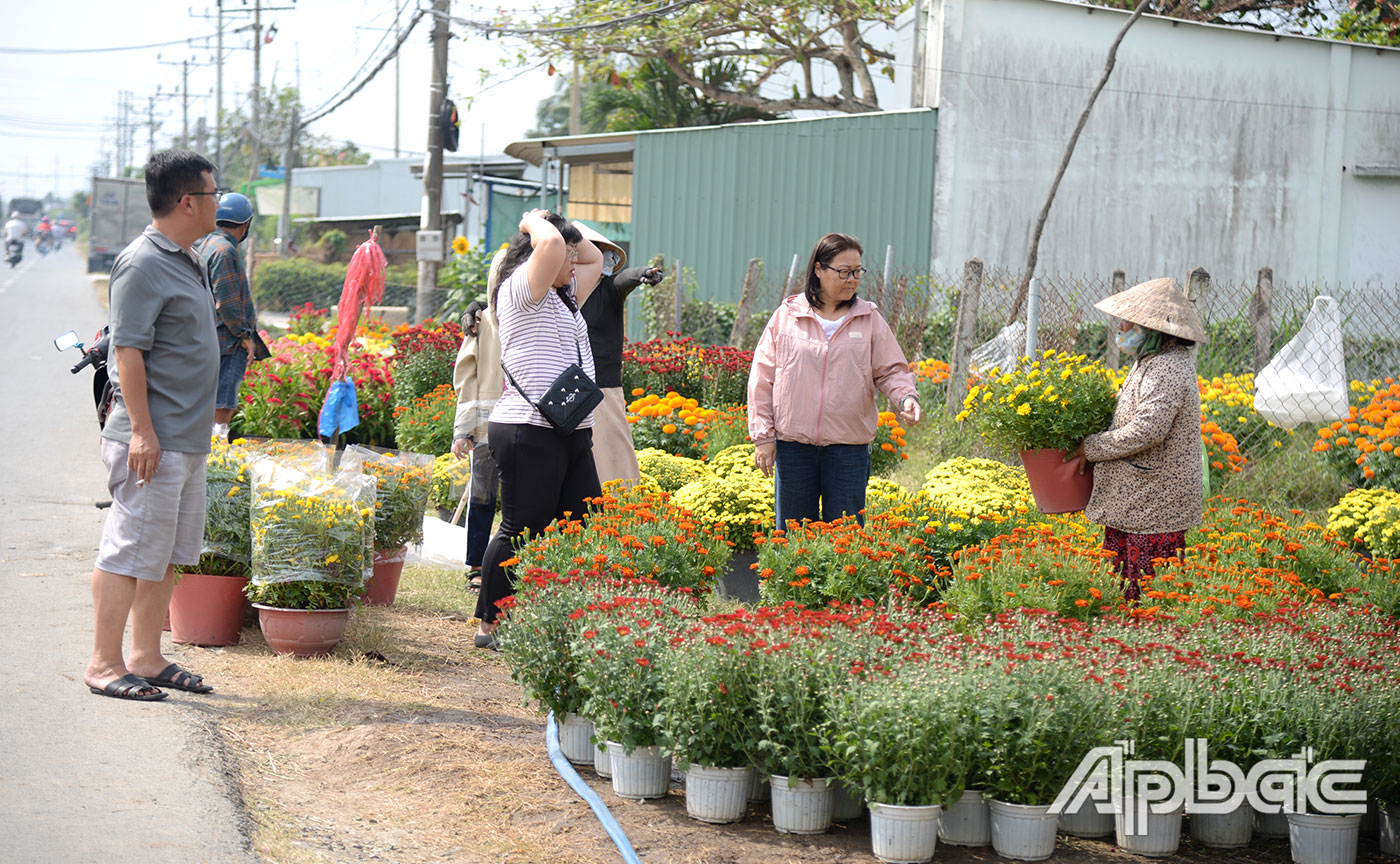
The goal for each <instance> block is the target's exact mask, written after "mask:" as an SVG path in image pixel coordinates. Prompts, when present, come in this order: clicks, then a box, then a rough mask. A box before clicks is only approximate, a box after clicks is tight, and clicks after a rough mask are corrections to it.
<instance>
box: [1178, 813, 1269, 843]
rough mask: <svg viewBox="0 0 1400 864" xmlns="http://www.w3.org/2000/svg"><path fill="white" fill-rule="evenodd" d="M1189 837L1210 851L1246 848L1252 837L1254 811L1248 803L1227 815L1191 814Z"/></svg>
mask: <svg viewBox="0 0 1400 864" xmlns="http://www.w3.org/2000/svg"><path fill="white" fill-rule="evenodd" d="M1188 821H1189V822H1190V827H1191V837H1192V839H1194V840H1195V841H1196V842H1198V843H1200V844H1201V845H1202V846H1207V847H1209V848H1211V849H1238V848H1240V847H1241V846H1248V845H1249V841H1250V838H1251V837H1253V836H1254V809H1253V808H1251V807H1250V806H1249V804H1248V803H1245V802H1241V803H1240V806H1238V807H1236V808H1235V809H1234V810H1231V811H1230V812H1229V813H1192V814H1191V818H1190V820H1188Z"/></svg>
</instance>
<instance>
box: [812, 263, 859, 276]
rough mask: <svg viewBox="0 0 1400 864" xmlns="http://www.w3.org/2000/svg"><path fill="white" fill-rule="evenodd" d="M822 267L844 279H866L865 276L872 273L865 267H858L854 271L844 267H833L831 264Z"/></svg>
mask: <svg viewBox="0 0 1400 864" xmlns="http://www.w3.org/2000/svg"><path fill="white" fill-rule="evenodd" d="M822 267H823V268H824V269H826V270H830V271H831V272H832V273H835V274H836V275H837V276H839V277H840V278H842V279H864V278H865V274H866V273H869V272H870V271H869V270H867V269H866V268H864V267H856V268H854V269H852V270H847V269H846V268H844V267H840V268H838V267H832V266H831V265H830V264H822Z"/></svg>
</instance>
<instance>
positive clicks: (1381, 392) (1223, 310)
mask: <svg viewBox="0 0 1400 864" xmlns="http://www.w3.org/2000/svg"><path fill="white" fill-rule="evenodd" d="M783 275H785V274H783ZM1145 278H1150V277H1149V276H1144V275H1142V274H1132V275H1128V274H1125V273H1123V272H1121V271H1119V272H1115V273H1111V274H1106V275H1102V274H1100V275H1095V274H1074V273H1062V274H1046V275H1043V276H1041V277H1039V278H1038V279H1037V289H1038V290H1037V291H1036V292H1035V293H1036V297H1035V299H1034V301H1033V302H1032V299H1031V298H1030V297H1029V296H1027V293H1026V292H1023V291H1022V290H1021V280H1020V278H1019V274H1018V273H1016V272H1015V271H1013V270H1009V269H997V268H986V267H981V266H980V265H979V266H977V267H969V268H967V269H965V270H964V271H963V272H961V273H910V272H895V273H893V274H891V276H890V278H889V279H888V282H887V281H886V279H885V278H884V277H883V274H880V273H878V272H877V273H873V274H870V275H867V276H866V279H865V281H864V282H863V283H862V286H861V294H862V296H864V297H866V298H867V299H870V300H873V301H874V302H875V303H876V304H877V305H878V306H879V307H880V310H881V313H882V314H883V315H884V316H885V318H886V319H887V320H888V321H889V322H890V325H891V327H892V328H893V329H894V331H895V333H896V335H897V336H898V338H899V342H900V344H901V345H902V346H903V347H904V350H905V354H906V355H907V356H908V357H909V358H910V360H919V359H925V358H932V359H936V360H943V361H946V362H948V363H949V364H950V366H951V374H950V376H949V380H948V382H947V384H945V385H943V392H942V393H941V394H939V395H941V396H942V397H943V402H944V404H946V405H956V404H957V403H958V402H960V401H961V395H962V393H965V392H966V387H967V376H968V372H969V368H968V365H969V364H968V360H969V355H970V354H971V352H972V350H973V349H974V348H976V347H977V346H980V345H983V344H985V343H987V342H988V340H991V339H993V337H996V336H997V335H998V334H999V333H1000V332H1001V331H1002V330H1003V328H1005V327H1006V326H1007V325H1008V324H1010V323H1012V322H1013V321H1019V322H1021V323H1022V324H1025V323H1026V322H1027V318H1028V313H1029V312H1030V309H1029V307H1030V306H1032V305H1034V306H1035V318H1036V327H1035V345H1036V347H1037V349H1038V350H1048V349H1053V350H1057V351H1066V352H1069V353H1073V354H1084V355H1086V356H1088V357H1090V358H1093V359H1096V360H1103V361H1105V362H1106V363H1107V364H1108V365H1110V366H1113V367H1115V368H1117V369H1120V370H1121V371H1125V372H1126V370H1127V367H1128V366H1129V365H1130V364H1131V362H1132V358H1131V357H1130V356H1127V355H1126V354H1124V353H1122V352H1120V351H1119V350H1118V348H1117V346H1116V343H1115V339H1114V329H1113V322H1111V321H1110V320H1109V318H1108V316H1107V315H1105V314H1104V313H1103V312H1100V311H1098V310H1097V309H1095V308H1094V303H1096V302H1098V301H1099V300H1101V299H1103V298H1104V297H1107V296H1109V295H1111V294H1114V293H1117V292H1119V291H1122V290H1125V289H1127V288H1128V287H1131V286H1132V285H1134V284H1136V283H1137V282H1138V281H1140V280H1141V279H1145ZM681 280H682V282H683V284H684V285H685V290H684V291H683V292H682V295H681V302H680V303H679V304H678V303H677V295H676V291H675V287H674V286H675V283H676V274H674V273H671V274H669V275H668V277H667V279H666V281H664V282H663V283H662V284H661V285H659V286H656V287H655V288H652V289H650V290H649V291H647V292H646V293H645V295H644V298H643V304H644V306H645V307H646V308H645V310H644V313H643V318H644V332H645V334H646V335H648V336H654V335H657V334H659V333H661V332H664V331H668V330H669V331H677V332H681V333H684V334H686V335H689V336H692V337H694V338H696V339H697V341H702V342H725V343H729V344H735V345H739V346H740V347H743V348H749V349H751V348H752V347H753V346H754V344H755V343H756V342H757V340H758V337H759V335H760V334H761V332H762V329H763V326H764V324H765V323H766V321H767V319H768V317H769V316H770V315H771V314H772V310H773V309H774V308H775V307H776V306H777V304H778V302H779V301H780V300H781V299H782V297H784V296H785V295H786V294H789V293H794V292H795V291H796V290H800V286H793V285H791V284H789V283H788V281H787V280H786V279H785V278H777V279H774V278H764V277H763V275H762V270H761V268H754V269H752V270H751V278H750V279H749V280H746V283H745V286H744V289H743V297H742V299H741V300H740V302H739V303H737V304H725V303H716V302H710V301H700V300H696V299H694V298H695V296H696V295H697V294H698V293H699V292H698V290H697V288H696V286H695V285H694V284H693V277H692V276H690V275H689V274H688V273H683V274H681ZM1178 281H1179V282H1180V284H1181V286H1182V288H1183V290H1184V291H1186V292H1187V295H1188V297H1189V298H1190V300H1191V301H1192V302H1193V304H1194V305H1195V307H1196V309H1197V313H1198V314H1199V316H1200V318H1201V320H1202V323H1203V324H1204V325H1205V327H1206V331H1207V335H1208V339H1207V340H1206V341H1205V342H1203V343H1201V344H1200V345H1199V346H1198V347H1197V348H1196V355H1197V372H1198V374H1199V376H1200V386H1201V406H1202V407H1201V425H1202V438H1203V440H1204V441H1205V444H1206V449H1207V455H1208V457H1209V468H1208V473H1209V474H1210V480H1211V482H1212V486H1213V490H1214V491H1215V492H1219V493H1223V494H1234V495H1238V496H1240V497H1247V498H1250V499H1251V500H1255V501H1259V502H1261V503H1266V504H1271V505H1273V506H1284V507H1290V508H1291V507H1299V508H1305V509H1308V510H1313V511H1317V510H1319V509H1322V508H1325V507H1327V506H1330V505H1331V504H1333V503H1335V502H1336V500H1337V498H1338V497H1339V496H1340V495H1341V494H1343V493H1344V492H1345V491H1346V489H1347V487H1349V486H1359V485H1374V484H1377V483H1380V482H1386V483H1389V484H1390V485H1392V486H1393V485H1395V484H1396V483H1397V482H1400V459H1397V458H1396V457H1393V456H1391V453H1393V452H1394V451H1393V448H1392V447H1391V445H1390V443H1389V442H1388V441H1386V440H1385V439H1387V438H1389V436H1390V435H1391V434H1396V435H1397V436H1400V390H1397V389H1396V388H1395V387H1393V386H1392V383H1390V382H1388V379H1392V380H1393V379H1394V378H1397V377H1400V328H1397V327H1396V326H1395V325H1394V322H1396V321H1400V285H1395V284H1379V283H1366V284H1348V285H1342V284H1337V283H1329V282H1325V281H1280V282H1274V281H1273V278H1272V273H1271V272H1270V271H1268V270H1267V269H1265V270H1262V271H1260V273H1259V274H1256V276H1255V277H1254V278H1252V279H1236V278H1227V279H1218V278H1212V277H1211V276H1209V275H1208V274H1206V273H1205V272H1204V271H1199V270H1198V271H1195V272H1193V273H1191V274H1187V275H1186V276H1184V277H1182V278H1179V279H1178ZM1323 296H1326V297H1332V298H1333V299H1334V300H1335V301H1336V308H1337V310H1338V313H1339V314H1338V316H1337V317H1338V319H1339V320H1338V325H1339V329H1340V336H1339V337H1337V338H1339V340H1340V342H1341V346H1342V355H1343V358H1344V361H1345V369H1344V370H1331V369H1322V368H1309V364H1310V363H1312V364H1316V363H1319V362H1322V361H1320V360H1319V359H1318V358H1320V357H1322V356H1324V354H1326V353H1327V352H1316V351H1314V352H1302V355H1301V357H1300V358H1299V359H1297V360H1296V361H1295V362H1294V363H1293V364H1291V365H1285V367H1284V369H1283V373H1284V374H1283V375H1282V376H1281V378H1280V376H1275V377H1274V379H1273V383H1272V384H1271V385H1269V387H1267V388H1265V389H1267V390H1269V393H1270V395H1271V397H1272V402H1271V403H1270V404H1269V405H1266V406H1265V407H1266V411H1265V412H1262V413H1261V412H1260V411H1258V410H1256V409H1255V395H1256V389H1257V388H1256V381H1255V376H1256V374H1257V373H1258V372H1260V371H1261V370H1263V369H1264V368H1265V367H1266V366H1267V365H1268V364H1269V363H1270V362H1271V361H1273V360H1274V358H1276V357H1278V356H1279V353H1280V351H1281V350H1282V349H1283V348H1284V346H1285V345H1287V344H1288V343H1289V341H1290V340H1292V339H1294V337H1295V336H1297V335H1298V334H1299V332H1300V329H1301V328H1302V327H1303V324H1304V322H1305V321H1306V320H1307V319H1308V315H1309V313H1310V311H1311V310H1312V309H1313V308H1314V302H1315V300H1316V298H1318V297H1323ZM965 298H967V299H969V300H970V299H972V298H975V305H969V306H968V308H967V309H964V308H963V307H964V299H965ZM960 317H961V321H960ZM1024 333H1025V331H1024V330H1023V331H1022V333H1021V335H1020V340H1022V341H1021V342H1020V343H1018V350H1017V351H1016V352H1015V353H1016V355H1019V354H1021V353H1024V351H1025V347H1024V344H1023V342H1024V339H1025V335H1024ZM1331 353H1332V354H1335V350H1333V351H1332V352H1331ZM1275 365H1276V366H1277V365H1278V364H1275ZM1329 377H1330V378H1332V379H1334V383H1335V380H1338V379H1339V380H1341V381H1343V382H1344V385H1343V386H1344V388H1345V389H1344V392H1339V391H1338V390H1337V388H1336V387H1335V386H1333V387H1331V388H1330V389H1329V388H1328V387H1326V386H1324V383H1322V382H1325V381H1327V380H1328V379H1329ZM1280 381H1281V382H1282V383H1280ZM1391 391H1395V392H1394V393H1393V395H1392V392H1391ZM950 396H951V398H949V397H950ZM1290 400H1291V401H1290ZM1339 400H1340V401H1339ZM1266 401H1269V400H1266ZM1387 403H1389V405H1390V406H1392V407H1386V404H1387ZM1270 417H1274V418H1275V419H1279V420H1280V421H1281V422H1282V423H1283V424H1284V425H1291V424H1292V423H1293V421H1301V422H1297V423H1296V425H1293V428H1291V429H1288V428H1284V425H1280V423H1275V422H1271V420H1270ZM1391 417H1395V418H1396V419H1395V420H1394V421H1390V420H1389V418H1391ZM1323 418H1335V421H1329V420H1325V419H1323ZM1334 423H1335V425H1336V426H1337V427H1338V428H1333V425H1334ZM1387 423H1389V425H1387ZM962 440H964V442H966V439H962ZM1397 441H1400V437H1397ZM1319 442H1320V443H1319ZM1358 442H1359V443H1358ZM1382 448H1384V449H1382ZM977 449H978V450H979V451H981V452H980V453H977V454H974V453H968V454H965V455H981V453H985V451H984V450H981V448H977ZM1392 475H1395V476H1392Z"/></svg>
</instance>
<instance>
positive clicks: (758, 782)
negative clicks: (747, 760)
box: [749, 768, 772, 804]
mask: <svg viewBox="0 0 1400 864" xmlns="http://www.w3.org/2000/svg"><path fill="white" fill-rule="evenodd" d="M770 795H772V789H771V788H770V786H769V784H768V775H767V774H764V773H763V772H762V771H759V770H758V769H757V768H755V769H753V781H752V782H751V783H750V784H749V803H750V804H758V803H760V802H762V801H767V800H768V798H769V796H770Z"/></svg>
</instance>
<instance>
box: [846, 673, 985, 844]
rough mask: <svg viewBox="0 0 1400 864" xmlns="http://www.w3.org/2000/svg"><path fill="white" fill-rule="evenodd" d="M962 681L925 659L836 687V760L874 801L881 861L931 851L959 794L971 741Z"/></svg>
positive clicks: (873, 834)
mask: <svg viewBox="0 0 1400 864" xmlns="http://www.w3.org/2000/svg"><path fill="white" fill-rule="evenodd" d="M960 683H961V682H959V681H958V680H957V678H956V677H953V676H950V675H949V674H948V673H946V672H943V671H942V670H935V669H934V668H932V667H929V666H928V665H926V664H923V663H911V664H906V665H904V666H903V667H901V669H900V671H899V674H898V677H884V676H881V675H875V676H872V677H869V678H867V680H865V681H864V682H862V683H861V684H859V685H857V686H855V687H850V686H842V687H840V688H838V689H837V691H836V692H834V693H832V694H831V696H830V698H831V699H832V701H833V703H834V710H833V715H834V722H833V726H832V728H833V730H834V731H833V733H832V739H831V752H832V763H833V765H834V766H835V768H836V770H837V773H838V774H840V775H841V777H842V778H843V779H845V780H846V781H848V782H850V783H853V784H855V785H856V786H857V787H858V788H860V789H862V790H863V791H864V793H865V799H866V800H867V801H868V802H869V803H870V842H871V846H872V848H873V851H874V853H875V857H876V858H879V859H880V860H881V861H887V862H898V864H914V862H921V861H928V860H930V859H932V858H933V854H934V849H935V846H936V845H937V841H938V820H939V813H940V809H941V805H942V804H943V803H944V802H946V801H950V800H952V799H956V798H957V796H958V795H959V794H960V793H961V791H962V787H963V783H964V779H965V777H964V771H965V766H966V764H967V758H966V756H967V753H968V751H969V749H970V747H971V746H972V742H971V741H970V740H969V735H968V734H967V732H966V729H965V727H964V724H963V715H964V712H963V711H962V710H961V708H960V704H961V703H962V702H963V701H965V699H966V695H967V694H968V693H969V691H968V689H967V688H965V687H960V686H958V685H959V684H960Z"/></svg>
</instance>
